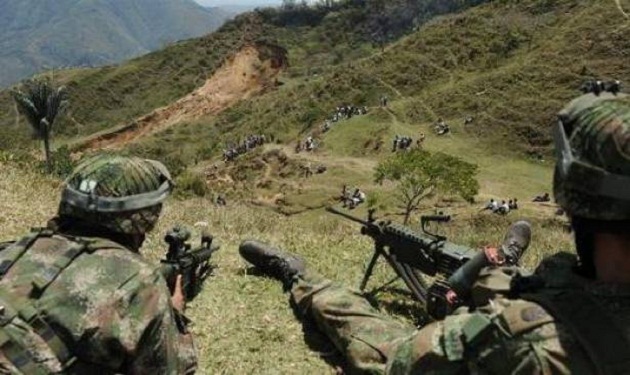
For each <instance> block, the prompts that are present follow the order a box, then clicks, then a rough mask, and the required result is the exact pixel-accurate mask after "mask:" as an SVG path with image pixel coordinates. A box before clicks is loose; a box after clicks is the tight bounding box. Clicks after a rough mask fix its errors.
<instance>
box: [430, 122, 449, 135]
mask: <svg viewBox="0 0 630 375" xmlns="http://www.w3.org/2000/svg"><path fill="white" fill-rule="evenodd" d="M433 130H435V134H437V135H445V134H448V133H450V132H451V127H450V126H449V125H448V124H447V123H446V122H445V121H444V120H443V119H442V118H440V119H438V122H437V123H436V124H435V126H434V127H433Z"/></svg>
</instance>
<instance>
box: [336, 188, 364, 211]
mask: <svg viewBox="0 0 630 375" xmlns="http://www.w3.org/2000/svg"><path fill="white" fill-rule="evenodd" d="M366 199H367V195H366V194H365V193H364V192H363V191H362V190H361V189H359V188H355V189H354V191H353V192H352V193H350V190H348V186H347V185H343V188H342V189H341V195H340V197H339V200H340V201H341V203H342V206H343V207H344V208H346V207H347V208H349V209H351V210H352V209H354V208H356V207H357V206H359V205H360V204H361V203H364V202H365V200H366Z"/></svg>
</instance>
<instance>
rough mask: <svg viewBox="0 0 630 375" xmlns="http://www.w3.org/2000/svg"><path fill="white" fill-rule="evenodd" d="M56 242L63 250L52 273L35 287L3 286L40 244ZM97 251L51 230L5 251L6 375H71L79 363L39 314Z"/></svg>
mask: <svg viewBox="0 0 630 375" xmlns="http://www.w3.org/2000/svg"><path fill="white" fill-rule="evenodd" d="M53 236H54V237H55V240H57V242H59V243H61V244H63V245H62V246H58V247H55V249H54V254H55V257H54V262H51V264H50V265H49V266H50V267H48V266H47V267H42V268H43V269H40V270H38V271H36V272H35V273H34V274H33V275H32V277H29V279H30V280H29V281H30V285H27V284H24V283H22V285H14V284H13V283H7V282H5V283H2V280H3V278H4V277H5V276H6V275H7V273H8V272H9V271H10V269H11V268H12V267H13V266H14V265H15V264H16V263H17V262H18V261H19V260H20V259H23V258H24V257H27V256H28V254H29V249H30V248H31V246H32V245H33V244H34V243H35V242H36V241H37V240H38V239H42V238H52V237H53ZM92 245H93V243H90V242H89V241H88V240H84V239H81V238H75V237H70V236H62V235H58V234H56V233H54V232H53V231H51V230H48V229H35V230H33V231H31V233H30V234H28V235H27V236H25V237H23V238H21V239H20V240H18V241H15V242H11V243H4V244H2V245H0V372H2V370H5V371H7V370H8V371H9V372H10V373H18V374H28V375H31V374H33V375H40V374H41V375H45V374H54V373H65V372H66V370H68V369H70V368H71V366H72V365H73V364H74V363H75V362H76V357H75V356H74V355H73V354H72V352H71V350H69V348H68V346H67V345H66V343H64V341H63V339H62V338H61V337H60V336H59V334H58V333H57V332H56V331H55V330H54V329H53V328H52V327H51V326H50V325H49V323H48V322H47V321H46V316H45V315H44V314H43V313H42V312H41V311H39V309H38V298H39V297H41V295H42V294H43V293H44V291H45V290H46V288H47V287H48V286H49V285H51V284H52V283H53V282H54V281H55V279H56V278H57V277H58V276H59V275H60V274H61V273H62V272H63V270H64V269H65V268H67V267H68V266H69V265H70V264H71V263H72V262H73V261H74V260H75V259H76V258H77V257H79V256H80V255H81V254H83V253H85V252H93V251H95V250H96V249H97V248H98V246H96V247H94V246H92ZM57 254H58V255H57ZM29 276H30V275H29ZM26 291H28V293H26ZM2 357H4V359H5V360H6V361H4V363H3V361H2V360H1V358H2ZM7 362H8V363H7ZM7 366H8V368H7ZM11 366H12V367H11Z"/></svg>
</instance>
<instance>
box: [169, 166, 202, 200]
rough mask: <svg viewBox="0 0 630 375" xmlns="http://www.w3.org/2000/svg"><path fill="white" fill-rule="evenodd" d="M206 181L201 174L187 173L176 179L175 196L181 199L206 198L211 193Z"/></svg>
mask: <svg viewBox="0 0 630 375" xmlns="http://www.w3.org/2000/svg"><path fill="white" fill-rule="evenodd" d="M209 191H210V190H209V189H208V185H207V184H206V179H205V178H204V176H203V175H201V174H199V173H194V172H190V171H185V172H183V173H181V174H180V175H179V177H177V179H175V194H176V195H177V196H180V197H190V196H197V197H205V196H206V195H207V194H208V193H209Z"/></svg>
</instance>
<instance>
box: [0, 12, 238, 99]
mask: <svg viewBox="0 0 630 375" xmlns="http://www.w3.org/2000/svg"><path fill="white" fill-rule="evenodd" d="M227 17H228V15H227V14H224V13H222V12H220V11H218V10H216V9H213V10H212V11H211V10H208V9H205V8H203V7H201V6H199V5H197V4H195V2H194V1H192V0H185V1H182V0H177V1H174V0H167V1H164V0H163V1H157V2H156V1H154V0H126V1H123V2H119V1H104V0H92V1H74V0H56V1H54V2H42V1H39V0H21V1H2V2H0V35H2V39H0V87H2V86H6V85H8V84H12V83H15V82H17V81H19V80H20V79H24V78H28V77H29V76H31V75H32V74H34V73H37V72H40V71H42V70H47V69H51V68H59V67H61V68H64V67H65V68H67V67H72V66H99V65H104V64H111V63H115V62H119V61H122V60H124V59H128V58H130V57H134V56H138V55H141V54H144V53H147V52H149V51H152V50H155V49H158V48H161V47H164V46H165V45H167V43H171V42H174V41H177V40H181V39H186V38H191V37H197V36H200V35H204V34H206V33H208V32H210V31H212V30H215V29H216V28H218V27H219V26H220V25H221V24H222V23H223V21H224V20H225V19H226V18H227ZM77 30H79V32H77Z"/></svg>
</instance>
